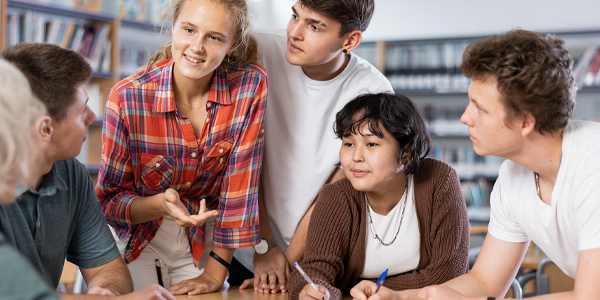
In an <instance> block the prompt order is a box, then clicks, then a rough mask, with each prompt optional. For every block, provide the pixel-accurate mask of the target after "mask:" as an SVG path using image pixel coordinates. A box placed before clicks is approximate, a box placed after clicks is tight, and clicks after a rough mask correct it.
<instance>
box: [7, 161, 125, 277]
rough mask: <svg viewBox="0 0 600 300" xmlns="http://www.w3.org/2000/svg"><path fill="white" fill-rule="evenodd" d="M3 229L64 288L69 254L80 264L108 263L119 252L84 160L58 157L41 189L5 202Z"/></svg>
mask: <svg viewBox="0 0 600 300" xmlns="http://www.w3.org/2000/svg"><path fill="white" fill-rule="evenodd" d="M0 231H2V232H3V233H4V234H5V235H6V238H7V240H8V241H9V242H10V243H12V244H13V245H14V246H15V247H16V248H17V249H18V250H19V252H21V253H22V254H23V255H24V256H25V257H27V259H29V261H30V262H31V263H32V264H33V266H34V267H36V268H37V269H38V270H39V271H40V273H41V274H42V276H43V277H44V278H45V279H46V281H47V282H48V283H49V284H50V286H51V287H53V288H56V287H57V286H58V283H59V280H60V275H61V273H62V269H63V265H64V260H65V257H66V258H67V260H68V261H70V262H72V263H74V264H75V265H77V266H79V267H80V268H95V267H99V266H102V265H104V264H106V263H108V262H110V261H112V260H113V259H115V258H116V257H117V256H118V255H119V250H118V249H117V247H116V244H115V240H114V239H113V237H112V234H111V232H110V230H109V229H108V225H107V224H106V221H105V219H104V215H102V211H101V209H100V204H99V203H98V198H97V197H96V192H95V190H94V183H93V182H92V179H91V178H90V175H89V173H88V171H87V169H86V168H85V166H84V165H82V164H81V163H80V162H79V161H77V160H76V159H74V158H73V159H68V160H63V161H58V162H56V163H55V164H54V165H53V166H52V170H51V171H50V172H49V173H48V174H46V175H44V177H43V179H42V184H41V185H40V188H39V189H38V190H37V191H36V190H33V189H28V190H25V191H24V192H23V193H22V194H21V196H20V197H18V198H17V201H16V202H15V203H13V204H11V205H5V206H0Z"/></svg>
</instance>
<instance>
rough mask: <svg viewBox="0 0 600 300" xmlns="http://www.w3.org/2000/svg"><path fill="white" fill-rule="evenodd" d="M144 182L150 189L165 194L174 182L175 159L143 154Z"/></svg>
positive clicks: (142, 176)
mask: <svg viewBox="0 0 600 300" xmlns="http://www.w3.org/2000/svg"><path fill="white" fill-rule="evenodd" d="M141 162H142V175H141V178H142V182H143V183H144V184H145V185H146V186H147V187H148V188H150V189H152V190H154V191H157V192H164V191H166V190H167V189H168V188H169V187H170V186H171V181H173V158H171V157H169V156H162V155H155V154H147V153H142V157H141Z"/></svg>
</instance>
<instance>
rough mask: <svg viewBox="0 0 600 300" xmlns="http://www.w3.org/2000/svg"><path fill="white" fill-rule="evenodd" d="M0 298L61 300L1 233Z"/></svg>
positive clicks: (11, 299) (5, 299)
mask: <svg viewBox="0 0 600 300" xmlns="http://www.w3.org/2000/svg"><path fill="white" fill-rule="evenodd" d="M0 266H2V267H0V298H1V299H2V300H24V299H39V300H60V298H59V297H58V295H56V294H55V293H54V290H53V289H51V288H50V286H49V285H48V283H47V282H46V281H44V279H42V277H41V276H40V274H39V273H38V272H37V270H36V269H34V268H33V266H32V265H31V263H29V262H28V261H27V260H26V259H25V257H23V256H22V255H21V254H20V253H19V252H17V250H16V249H15V248H14V247H13V246H12V245H11V244H9V242H8V241H6V238H5V237H4V235H3V234H2V233H1V232H0Z"/></svg>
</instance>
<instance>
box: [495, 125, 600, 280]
mask: <svg viewBox="0 0 600 300" xmlns="http://www.w3.org/2000/svg"><path fill="white" fill-rule="evenodd" d="M598 187H600V124H599V123H594V122H584V121H571V122H570V123H569V125H567V127H566V128H565V130H564V134H563V144H562V163H561V165H560V169H559V170H558V176H557V178H556V184H555V185H554V190H553V191H552V200H551V203H552V205H547V204H545V203H544V202H542V200H541V199H540V198H539V197H538V196H537V193H536V188H535V181H534V177H533V172H532V171H531V170H528V169H526V168H524V167H522V166H520V165H518V164H516V163H514V162H512V161H509V160H506V161H505V162H504V163H503V164H502V167H501V168H500V175H499V177H498V180H497V181H496V184H495V185H494V189H493V191H492V195H491V206H492V209H491V217H490V224H489V228H488V230H489V233H490V234H492V235H493V236H494V237H495V238H498V239H500V240H503V241H507V242H516V243H518V242H525V241H527V240H529V238H531V240H532V241H533V242H534V243H535V244H536V245H538V246H539V247H540V249H542V250H543V251H544V252H545V253H546V255H548V257H549V258H550V259H552V261H553V262H555V263H556V265H557V266H558V267H559V268H560V269H561V270H562V271H563V272H565V274H567V275H569V276H570V277H573V278H574V277H575V273H576V270H577V258H578V254H579V251H583V250H589V249H595V248H600V194H599V193H598V190H597V189H598Z"/></svg>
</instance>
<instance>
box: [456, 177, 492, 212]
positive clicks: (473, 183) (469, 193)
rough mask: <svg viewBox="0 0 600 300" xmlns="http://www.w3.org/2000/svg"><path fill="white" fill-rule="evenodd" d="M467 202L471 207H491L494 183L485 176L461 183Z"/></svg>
mask: <svg viewBox="0 0 600 300" xmlns="http://www.w3.org/2000/svg"><path fill="white" fill-rule="evenodd" d="M460 185H461V189H462V194H463V197H464V198H465V203H466V204H467V206H469V207H489V206H490V194H491V192H492V188H493V186H494V183H493V182H492V181H490V180H487V179H485V178H478V179H475V180H465V181H462V182H461V183H460Z"/></svg>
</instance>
